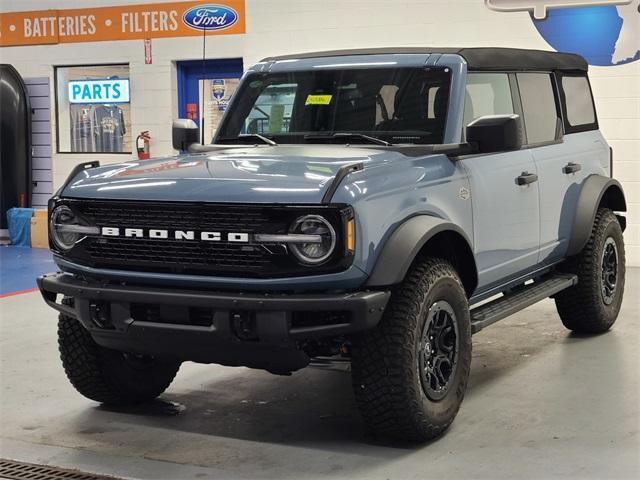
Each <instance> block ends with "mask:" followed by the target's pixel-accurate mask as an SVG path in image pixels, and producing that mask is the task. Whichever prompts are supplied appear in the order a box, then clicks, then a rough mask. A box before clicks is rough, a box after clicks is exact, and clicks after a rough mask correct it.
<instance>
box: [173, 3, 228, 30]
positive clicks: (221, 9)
mask: <svg viewBox="0 0 640 480" xmlns="http://www.w3.org/2000/svg"><path fill="white" fill-rule="evenodd" d="M182 21H183V22H184V23H185V24H186V25H187V26H188V27H191V28H193V29H196V30H222V29H224V28H229V27H230V26H231V25H233V24H234V23H236V22H237V21H238V12H236V11H235V10H234V9H233V8H230V7H225V6H223V5H198V6H196V7H192V8H190V9H189V10H187V11H186V12H184V15H183V16H182Z"/></svg>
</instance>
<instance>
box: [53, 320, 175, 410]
mask: <svg viewBox="0 0 640 480" xmlns="http://www.w3.org/2000/svg"><path fill="white" fill-rule="evenodd" d="M58 346H59V349H60V358H61V359H62V365H63V366H64V371H65V373H66V374H67V378H68V379H69V380H70V381H71V384H72V385H73V386H74V387H75V389H76V390H77V391H78V392H80V393H81V394H82V395H84V396H85V397H87V398H89V399H91V400H95V401H96V402H100V403H104V404H109V405H133V404H138V403H143V402H147V401H150V400H153V399H154V398H156V397H157V396H158V395H160V394H161V393H162V392H164V391H165V390H166V389H167V387H168V386H169V385H170V384H171V381H172V380H173V379H174V377H175V376H176V373H177V372H178V369H179V368H180V363H179V362H174V361H159V360H156V359H145V360H144V362H135V361H133V362H132V361H130V360H128V359H127V357H126V356H125V355H126V354H123V353H122V352H118V351H116V350H111V349H108V348H104V347H101V346H100V345H98V344H97V343H96V342H95V341H94V340H93V339H92V338H91V335H89V332H88V331H87V330H86V329H85V328H84V327H83V326H82V325H81V324H80V322H79V321H77V320H76V319H74V318H71V317H68V316H66V315H60V317H59V321H58Z"/></svg>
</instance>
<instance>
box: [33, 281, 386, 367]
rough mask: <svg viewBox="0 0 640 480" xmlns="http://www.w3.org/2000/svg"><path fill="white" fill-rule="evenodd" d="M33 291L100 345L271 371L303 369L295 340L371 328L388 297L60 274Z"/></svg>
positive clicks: (383, 294) (304, 361)
mask: <svg viewBox="0 0 640 480" xmlns="http://www.w3.org/2000/svg"><path fill="white" fill-rule="evenodd" d="M38 287H39V288H40V291H41V293H42V295H43V297H44V299H45V301H46V302H47V304H49V305H50V306H51V307H53V308H55V309H56V310H58V311H60V312H62V313H64V314H65V315H68V316H71V317H74V318H76V319H78V320H79V321H80V322H81V323H82V324H83V325H84V327H85V328H86V329H87V330H88V331H89V332H90V334H91V336H92V337H93V339H94V340H95V341H96V342H97V343H98V344H99V345H102V346H104V347H107V348H112V349H115V350H122V351H127V352H135V353H142V354H150V355H155V356H166V357H172V358H177V359H180V360H191V361H195V362H201V363H220V364H223V365H233V366H237V365H244V366H248V367H254V368H263V369H266V370H270V371H274V372H288V371H293V370H297V369H300V368H302V367H304V366H306V365H307V364H308V363H309V358H308V356H307V355H306V354H305V353H304V352H303V351H302V350H301V349H300V342H301V341H304V340H309V339H314V338H320V337H333V336H339V335H343V334H348V333H354V332H358V331H364V330H368V329H370V328H373V327H375V326H376V325H377V324H378V322H379V321H380V319H381V317H382V314H383V312H384V309H385V307H386V304H387V302H388V300H389V296H390V293H389V292H388V291H362V292H355V293H336V294H282V293H277V294H256V293H230V292H208V291H203V290H179V289H170V288H159V287H142V286H131V285H123V284H113V283H111V284H110V283H104V282H98V281H89V280H83V279H81V278H79V277H76V276H73V275H69V274H64V273H57V274H50V275H44V276H42V277H40V278H38ZM60 294H61V295H63V296H65V297H72V298H73V299H74V302H73V305H65V304H63V303H60V302H59V301H58V295H60Z"/></svg>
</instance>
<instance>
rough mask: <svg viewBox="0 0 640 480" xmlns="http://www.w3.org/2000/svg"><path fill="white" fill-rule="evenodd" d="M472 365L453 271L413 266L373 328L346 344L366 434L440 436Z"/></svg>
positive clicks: (465, 313)
mask: <svg viewBox="0 0 640 480" xmlns="http://www.w3.org/2000/svg"><path fill="white" fill-rule="evenodd" d="M470 363H471V328H470V318H469V308H468V303H467V297H466V295H465V292H464V289H463V287H462V284H461V282H460V279H459V277H458V274H457V273H456V271H455V270H454V268H453V267H452V266H451V265H450V264H449V263H448V262H446V261H444V260H441V259H437V258H424V259H421V260H418V261H417V262H416V264H415V265H414V266H413V267H412V269H411V271H410V272H409V273H408V274H407V277H406V279H405V280H404V282H403V283H402V284H401V285H400V286H399V287H398V288H397V289H396V291H395V292H394V293H393V295H392V297H391V300H390V303H389V305H388V306H387V309H386V311H385V314H384V317H383V319H382V320H381V322H380V324H379V325H378V326H377V327H376V328H375V329H374V330H372V331H370V332H366V333H364V334H362V335H359V336H358V337H356V338H355V339H354V341H353V351H352V371H353V387H354V391H355V396H356V401H357V403H358V407H359V409H360V411H361V413H362V416H363V417H364V420H365V421H366V422H367V424H368V425H369V426H370V427H371V428H372V430H373V431H374V432H375V433H377V434H381V435H384V436H391V437H395V438H399V439H403V440H410V441H425V440H429V439H432V438H434V437H437V436H438V435H440V434H441V433H443V432H444V431H445V430H446V429H447V428H448V427H449V425H450V424H451V422H452V421H453V419H454V418H455V416H456V414H457V412H458V409H459V408H460V404H461V403H462V399H463V397H464V393H465V389H466V386H467V380H468V378H469V366H470Z"/></svg>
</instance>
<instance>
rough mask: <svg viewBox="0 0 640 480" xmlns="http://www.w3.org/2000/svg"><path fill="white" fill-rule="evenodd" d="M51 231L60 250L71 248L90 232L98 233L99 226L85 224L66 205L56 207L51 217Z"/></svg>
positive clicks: (52, 238) (52, 237)
mask: <svg viewBox="0 0 640 480" xmlns="http://www.w3.org/2000/svg"><path fill="white" fill-rule="evenodd" d="M49 232H50V234H51V240H52V241H53V243H54V245H55V246H56V247H58V248H59V249H60V250H63V251H66V250H71V249H72V248H73V246H74V245H75V244H76V243H78V242H79V241H80V240H82V239H83V238H84V237H86V236H87V235H89V234H93V235H95V234H98V233H99V229H98V227H92V226H88V225H83V224H82V222H81V221H80V219H79V218H78V217H76V215H75V214H74V213H73V211H72V210H71V209H70V208H69V207H67V206H66V205H61V206H59V207H56V208H54V210H53V212H52V213H51V218H50V219H49Z"/></svg>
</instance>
